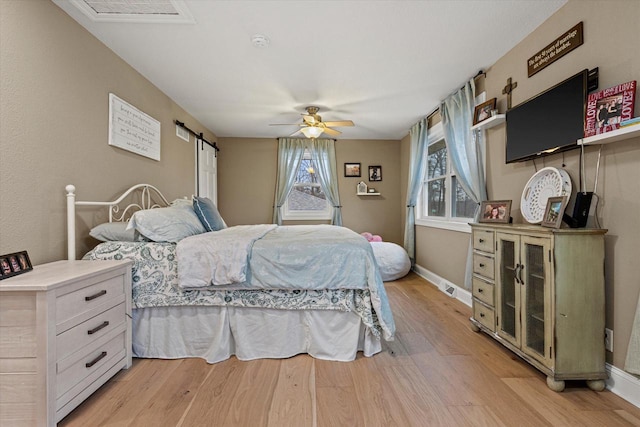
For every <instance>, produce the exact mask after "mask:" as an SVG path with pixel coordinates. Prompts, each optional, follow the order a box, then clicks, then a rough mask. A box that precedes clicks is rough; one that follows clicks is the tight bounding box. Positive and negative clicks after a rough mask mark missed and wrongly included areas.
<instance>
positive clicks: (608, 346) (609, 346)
mask: <svg viewBox="0 0 640 427" xmlns="http://www.w3.org/2000/svg"><path fill="white" fill-rule="evenodd" d="M604 349H605V350H607V351H613V330H611V329H605V330H604Z"/></svg>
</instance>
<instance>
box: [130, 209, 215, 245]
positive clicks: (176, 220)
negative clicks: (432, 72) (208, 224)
mask: <svg viewBox="0 0 640 427" xmlns="http://www.w3.org/2000/svg"><path fill="white" fill-rule="evenodd" d="M129 229H135V230H137V231H138V232H139V233H140V234H142V235H143V236H145V237H146V238H148V239H150V240H151V241H154V242H171V243H177V242H179V241H180V240H182V239H184V238H185V237H189V236H193V235H196V234H201V233H204V232H205V231H206V230H205V229H204V227H203V226H202V223H201V222H200V220H199V219H198V216H197V215H196V213H195V212H194V211H193V207H192V206H191V204H190V202H189V204H183V203H176V205H175V206H169V207H166V208H157V209H144V210H141V211H138V212H136V213H134V214H133V216H132V217H131V219H130V220H129V225H128V226H127V230H129Z"/></svg>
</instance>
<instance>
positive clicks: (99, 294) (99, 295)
mask: <svg viewBox="0 0 640 427" xmlns="http://www.w3.org/2000/svg"><path fill="white" fill-rule="evenodd" d="M106 294H107V291H106V290H105V289H103V290H101V291H100V292H98V293H95V294H93V295H89V296H88V297H84V300H85V301H91V300H94V299H96V298H99V297H101V296H102V295H106Z"/></svg>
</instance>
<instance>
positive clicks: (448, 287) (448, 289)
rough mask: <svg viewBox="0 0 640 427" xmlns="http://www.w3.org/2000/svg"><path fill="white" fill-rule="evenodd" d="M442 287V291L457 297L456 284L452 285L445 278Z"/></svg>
mask: <svg viewBox="0 0 640 427" xmlns="http://www.w3.org/2000/svg"><path fill="white" fill-rule="evenodd" d="M440 285H441V286H440V289H442V292H444V293H445V294H447V295H449V296H450V297H451V298H455V297H456V288H455V286H451V284H450V283H449V282H447V281H446V280H443V281H442V283H440Z"/></svg>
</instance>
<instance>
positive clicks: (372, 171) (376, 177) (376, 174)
mask: <svg viewBox="0 0 640 427" xmlns="http://www.w3.org/2000/svg"><path fill="white" fill-rule="evenodd" d="M369 181H382V166H369Z"/></svg>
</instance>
